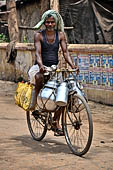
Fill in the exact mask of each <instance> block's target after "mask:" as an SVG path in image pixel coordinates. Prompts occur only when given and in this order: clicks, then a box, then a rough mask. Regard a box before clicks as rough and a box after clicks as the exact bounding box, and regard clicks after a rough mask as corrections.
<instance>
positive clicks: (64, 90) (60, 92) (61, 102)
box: [56, 82, 69, 106]
mask: <svg viewBox="0 0 113 170" xmlns="http://www.w3.org/2000/svg"><path fill="white" fill-rule="evenodd" d="M68 93H69V89H68V84H67V82H62V83H61V84H60V85H59V86H58V88H57V94H56V105H58V106H66V105H67V101H68Z"/></svg>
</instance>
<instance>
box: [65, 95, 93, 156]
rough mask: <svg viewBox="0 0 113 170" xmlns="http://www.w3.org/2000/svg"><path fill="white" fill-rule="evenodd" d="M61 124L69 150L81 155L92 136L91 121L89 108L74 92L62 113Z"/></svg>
mask: <svg viewBox="0 0 113 170" xmlns="http://www.w3.org/2000/svg"><path fill="white" fill-rule="evenodd" d="M63 126H64V133H65V138H66V142H67V144H68V146H69V148H70V149H71V151H72V152H73V153H74V154H75V155H77V156H82V155H84V154H86V153H87V152H88V150H89V148H90V146H91V142H92V137H93V123H92V116H91V112H90V109H89V107H88V104H87V102H86V100H85V99H84V98H83V97H82V96H80V95H78V94H74V95H72V96H71V97H70V100H69V104H68V106H67V108H66V110H65V112H64V114H63Z"/></svg>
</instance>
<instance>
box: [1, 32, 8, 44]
mask: <svg viewBox="0 0 113 170" xmlns="http://www.w3.org/2000/svg"><path fill="white" fill-rule="evenodd" d="M3 42H9V39H8V38H7V37H6V35H4V34H3V33H1V34H0V43H3Z"/></svg>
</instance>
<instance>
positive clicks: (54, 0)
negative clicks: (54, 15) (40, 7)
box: [50, 0, 59, 12]
mask: <svg viewBox="0 0 113 170" xmlns="http://www.w3.org/2000/svg"><path fill="white" fill-rule="evenodd" d="M50 9H53V10H55V11H57V12H59V0H50Z"/></svg>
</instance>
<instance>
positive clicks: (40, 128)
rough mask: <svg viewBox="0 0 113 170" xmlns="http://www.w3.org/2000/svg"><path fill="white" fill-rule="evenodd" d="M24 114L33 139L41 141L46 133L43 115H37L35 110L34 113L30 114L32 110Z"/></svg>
mask: <svg viewBox="0 0 113 170" xmlns="http://www.w3.org/2000/svg"><path fill="white" fill-rule="evenodd" d="M26 116H27V124H28V128H29V131H30V134H31V136H32V137H33V139H34V140H37V141H41V140H42V139H43V138H44V137H45V135H46V133H47V126H46V122H45V117H44V116H42V115H38V113H36V111H35V114H32V112H30V111H27V112H26Z"/></svg>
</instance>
